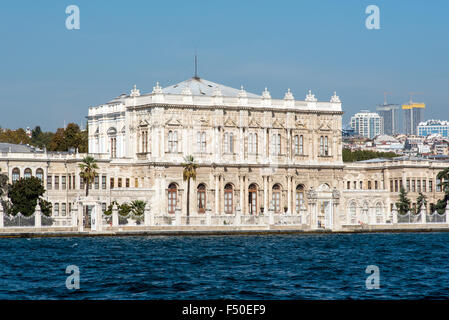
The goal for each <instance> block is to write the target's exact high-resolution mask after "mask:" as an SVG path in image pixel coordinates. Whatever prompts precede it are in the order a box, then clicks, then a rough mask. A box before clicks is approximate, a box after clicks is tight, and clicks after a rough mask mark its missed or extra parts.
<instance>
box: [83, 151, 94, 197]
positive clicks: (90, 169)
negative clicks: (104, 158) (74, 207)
mask: <svg viewBox="0 0 449 320" xmlns="http://www.w3.org/2000/svg"><path fill="white" fill-rule="evenodd" d="M78 166H79V168H80V169H81V172H80V177H81V178H82V179H83V180H84V183H85V184H86V197H87V196H89V185H90V184H91V183H92V182H93V181H94V179H95V176H96V175H97V172H96V171H95V169H98V165H97V161H96V160H95V159H94V158H93V157H91V156H86V157H84V159H83V161H82V162H81V163H80V164H79V165H78Z"/></svg>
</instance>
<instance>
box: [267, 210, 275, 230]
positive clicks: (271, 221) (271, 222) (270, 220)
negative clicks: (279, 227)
mask: <svg viewBox="0 0 449 320" xmlns="http://www.w3.org/2000/svg"><path fill="white" fill-rule="evenodd" d="M268 224H269V225H270V226H271V225H274V207H273V206H270V210H269V211H268Z"/></svg>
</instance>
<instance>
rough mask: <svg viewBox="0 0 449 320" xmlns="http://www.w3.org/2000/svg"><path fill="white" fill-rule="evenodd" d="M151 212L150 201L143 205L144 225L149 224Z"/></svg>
mask: <svg viewBox="0 0 449 320" xmlns="http://www.w3.org/2000/svg"><path fill="white" fill-rule="evenodd" d="M151 222H152V221H151V212H150V203H149V202H147V203H146V205H145V211H144V225H145V226H146V227H148V226H151V225H152V224H151Z"/></svg>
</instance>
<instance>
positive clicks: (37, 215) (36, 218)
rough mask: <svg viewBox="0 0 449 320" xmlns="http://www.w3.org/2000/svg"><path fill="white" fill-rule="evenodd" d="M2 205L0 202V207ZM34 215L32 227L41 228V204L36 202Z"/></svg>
mask: <svg viewBox="0 0 449 320" xmlns="http://www.w3.org/2000/svg"><path fill="white" fill-rule="evenodd" d="M1 206H2V205H1V204H0V207H1ZM34 213H35V215H34V227H35V228H41V227H42V212H41V206H40V205H39V204H37V206H36V210H35V212H34Z"/></svg>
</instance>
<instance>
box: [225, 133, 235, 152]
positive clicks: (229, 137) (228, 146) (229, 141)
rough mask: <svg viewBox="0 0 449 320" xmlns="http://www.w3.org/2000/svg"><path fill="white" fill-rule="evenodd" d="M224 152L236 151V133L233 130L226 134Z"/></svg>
mask: <svg viewBox="0 0 449 320" xmlns="http://www.w3.org/2000/svg"><path fill="white" fill-rule="evenodd" d="M224 152H225V153H231V154H233V153H234V134H233V133H232V132H231V133H229V134H228V133H227V132H226V133H225V134H224Z"/></svg>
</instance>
